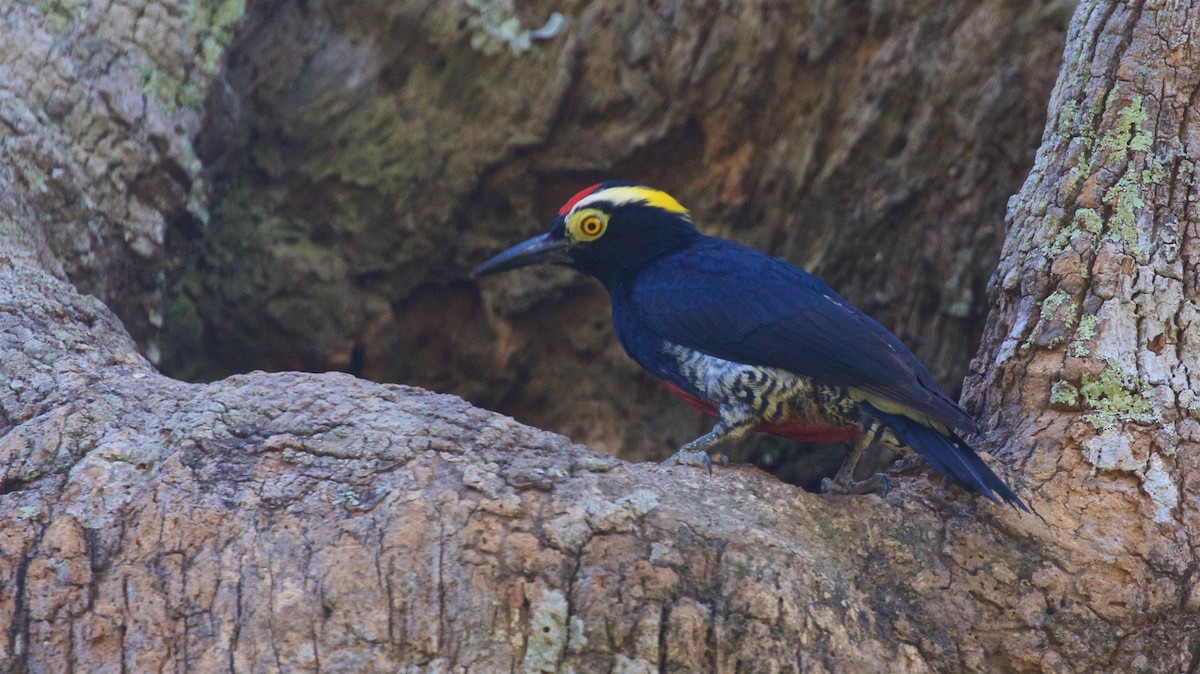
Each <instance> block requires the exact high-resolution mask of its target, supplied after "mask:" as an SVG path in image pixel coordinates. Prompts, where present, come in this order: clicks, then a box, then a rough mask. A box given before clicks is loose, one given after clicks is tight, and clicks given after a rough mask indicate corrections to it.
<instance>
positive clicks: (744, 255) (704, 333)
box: [631, 237, 975, 432]
mask: <svg viewBox="0 0 1200 674" xmlns="http://www.w3.org/2000/svg"><path fill="white" fill-rule="evenodd" d="M632 300H633V301H632V303H631V304H632V309H633V311H634V312H636V314H637V319H638V320H639V322H640V323H641V324H642V325H644V326H645V327H647V328H649V329H650V330H652V331H654V332H655V333H657V334H658V335H659V336H660V337H662V338H663V339H666V340H668V341H670V342H674V343H676V344H681V345H683V346H687V347H689V348H692V349H696V350H698V351H702V352H704V353H707V354H709V355H712V356H716V357H718V358H723V359H725V360H732V361H737V362H741V363H748V364H752V365H762V366H768V367H778V368H782V369H785V370H788V371H790V372H795V373H797V374H802V375H805V376H809V377H812V378H814V379H817V380H819V381H823V382H826V383H829V384H834V385H838V386H847V387H854V388H857V389H860V390H862V391H865V392H867V393H869V394H870V395H872V396H877V397H879V398H882V399H884V400H887V401H891V402H893V403H897V404H899V405H902V406H904V407H907V408H910V409H911V410H914V411H916V412H918V413H920V414H924V415H928V416H929V417H930V418H932V419H936V420H938V421H941V422H942V423H945V424H947V425H948V426H950V427H955V428H960V429H963V430H965V431H972V432H973V431H974V430H975V422H974V421H973V420H972V419H971V418H970V417H969V416H967V414H966V413H965V412H963V411H962V409H961V408H960V407H959V406H958V404H957V403H956V402H954V401H953V400H951V399H950V398H949V397H948V396H947V395H946V394H944V393H942V391H941V389H940V388H939V387H938V385H937V383H936V382H935V381H934V379H933V377H932V376H931V375H930V374H929V372H928V371H927V370H926V369H925V367H924V366H923V365H922V364H921V362H920V361H918V360H917V358H916V356H914V355H912V353H911V352H910V351H909V350H908V349H907V348H906V347H905V346H904V344H903V343H901V342H900V340H899V339H897V338H896V336H895V335H893V334H892V333H890V332H888V331H887V329H886V328H884V327H883V326H882V325H880V324H879V323H877V322H876V321H875V320H873V319H872V318H870V317H869V316H867V315H866V314H864V313H862V312H861V311H859V310H858V309H857V308H856V307H854V306H853V305H851V304H850V303H849V302H847V301H846V300H845V299H844V298H842V297H841V296H840V295H838V294H837V293H836V292H834V291H833V289H831V288H830V287H829V286H827V285H825V284H824V283H822V282H821V281H819V280H818V279H816V278H815V277H813V276H812V275H810V274H809V273H808V272H806V271H804V270H803V269H800V268H799V267H795V266H793V265H791V264H788V263H787V262H784V261H783V260H779V259H777V258H773V257H771V256H769V255H766V254H763V253H760V252H759V251H756V250H754V249H752V248H747V247H745V246H741V245H738V244H735V243H732V242H730V241H725V240H724V239H717V238H713V237H704V238H702V239H701V240H700V241H698V242H697V243H696V244H694V245H692V246H689V247H687V248H686V249H684V250H682V251H679V252H677V253H671V254H668V255H665V256H663V257H661V258H658V259H657V260H655V261H654V262H652V263H651V264H650V265H649V266H648V267H647V268H645V269H644V270H642V272H641V273H639V274H638V277H637V280H636V282H635V285H634V286H633V290H632Z"/></svg>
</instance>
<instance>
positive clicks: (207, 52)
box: [138, 0, 246, 113]
mask: <svg viewBox="0 0 1200 674" xmlns="http://www.w3.org/2000/svg"><path fill="white" fill-rule="evenodd" d="M183 9H184V13H183V21H184V24H185V25H186V26H187V34H186V35H185V36H183V38H182V42H183V45H184V47H185V48H192V49H194V50H195V53H196V58H195V61H194V63H195V65H194V66H193V65H192V64H170V65H168V66H166V67H164V66H162V65H160V64H155V63H142V64H140V65H139V66H138V76H139V79H140V80H141V84H142V91H144V92H145V93H146V95H148V96H151V97H153V98H154V99H155V100H157V101H158V102H159V104H160V105H162V106H163V109H165V110H166V111H167V112H168V113H171V112H175V111H176V110H178V109H179V108H188V107H193V106H196V105H199V104H200V103H201V102H202V101H203V99H204V92H203V88H204V85H205V83H206V82H207V80H209V79H211V78H212V77H213V76H215V75H216V74H217V73H218V72H220V70H221V56H222V55H224V53H225V49H226V48H227V47H228V46H229V43H230V42H232V41H233V35H234V31H235V30H236V28H237V24H238V22H240V21H241V19H242V16H243V15H244V14H245V11H246V2H245V0H194V1H193V2H190V3H187V4H186V5H185V6H184V8H183Z"/></svg>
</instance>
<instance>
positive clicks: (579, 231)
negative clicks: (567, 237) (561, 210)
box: [570, 212, 608, 241]
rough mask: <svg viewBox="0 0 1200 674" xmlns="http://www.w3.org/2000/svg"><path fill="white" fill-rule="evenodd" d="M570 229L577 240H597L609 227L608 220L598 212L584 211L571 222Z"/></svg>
mask: <svg viewBox="0 0 1200 674" xmlns="http://www.w3.org/2000/svg"><path fill="white" fill-rule="evenodd" d="M570 229H571V235H572V236H573V238H575V240H577V241H595V240H596V239H599V238H600V237H601V236H602V235H603V234H604V230H606V229H608V221H607V219H605V218H604V216H602V215H601V214H599V213H596V212H590V213H583V214H582V215H581V216H580V217H579V218H577V219H576V220H575V221H574V222H572V223H571V226H570Z"/></svg>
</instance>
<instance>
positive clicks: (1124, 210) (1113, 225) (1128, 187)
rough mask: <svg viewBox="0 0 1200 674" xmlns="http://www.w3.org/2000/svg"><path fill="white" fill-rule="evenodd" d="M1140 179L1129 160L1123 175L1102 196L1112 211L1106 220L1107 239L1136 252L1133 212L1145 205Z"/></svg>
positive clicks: (1135, 228) (1135, 229)
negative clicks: (1122, 244)
mask: <svg viewBox="0 0 1200 674" xmlns="http://www.w3.org/2000/svg"><path fill="white" fill-rule="evenodd" d="M1140 177H1141V175H1140V174H1139V173H1138V172H1137V170H1136V169H1135V168H1134V165H1133V161H1132V160H1130V162H1129V166H1128V167H1127V168H1126V170H1125V175H1123V176H1121V179H1120V180H1118V181H1117V184H1115V185H1113V186H1112V187H1110V188H1109V189H1108V192H1106V193H1105V194H1104V201H1105V203H1107V204H1109V205H1110V206H1112V209H1113V214H1112V217H1111V218H1109V219H1108V238H1109V239H1112V240H1113V241H1117V242H1120V243H1124V244H1125V245H1126V246H1128V247H1129V248H1130V249H1132V250H1138V245H1137V222H1136V221H1135V217H1134V211H1135V210H1136V209H1139V208H1142V207H1143V206H1145V205H1146V202H1144V201H1142V195H1141V184H1140V183H1141V181H1140V179H1139V178H1140Z"/></svg>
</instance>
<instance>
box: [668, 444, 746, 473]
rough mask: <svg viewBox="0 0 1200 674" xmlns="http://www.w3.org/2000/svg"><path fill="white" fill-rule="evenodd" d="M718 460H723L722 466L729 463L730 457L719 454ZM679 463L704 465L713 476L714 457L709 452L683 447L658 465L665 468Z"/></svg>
mask: <svg viewBox="0 0 1200 674" xmlns="http://www.w3.org/2000/svg"><path fill="white" fill-rule="evenodd" d="M717 460H718V461H720V462H721V465H722V466H728V465H729V457H728V456H725V455H724V454H718V455H717ZM677 463H678V464H683V465H685V466H704V467H705V468H707V469H708V474H709V476H710V477H711V476H712V458H710V457H709V456H708V452H705V451H700V450H697V451H689V450H686V449H681V450H679V451H678V452H675V453H674V454H672V455H671V456H670V457H669V458H667V460H666V461H663V462H662V463H660V464H658V465H659V466H661V467H663V468H667V467H669V466H674V465H675V464H677Z"/></svg>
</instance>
